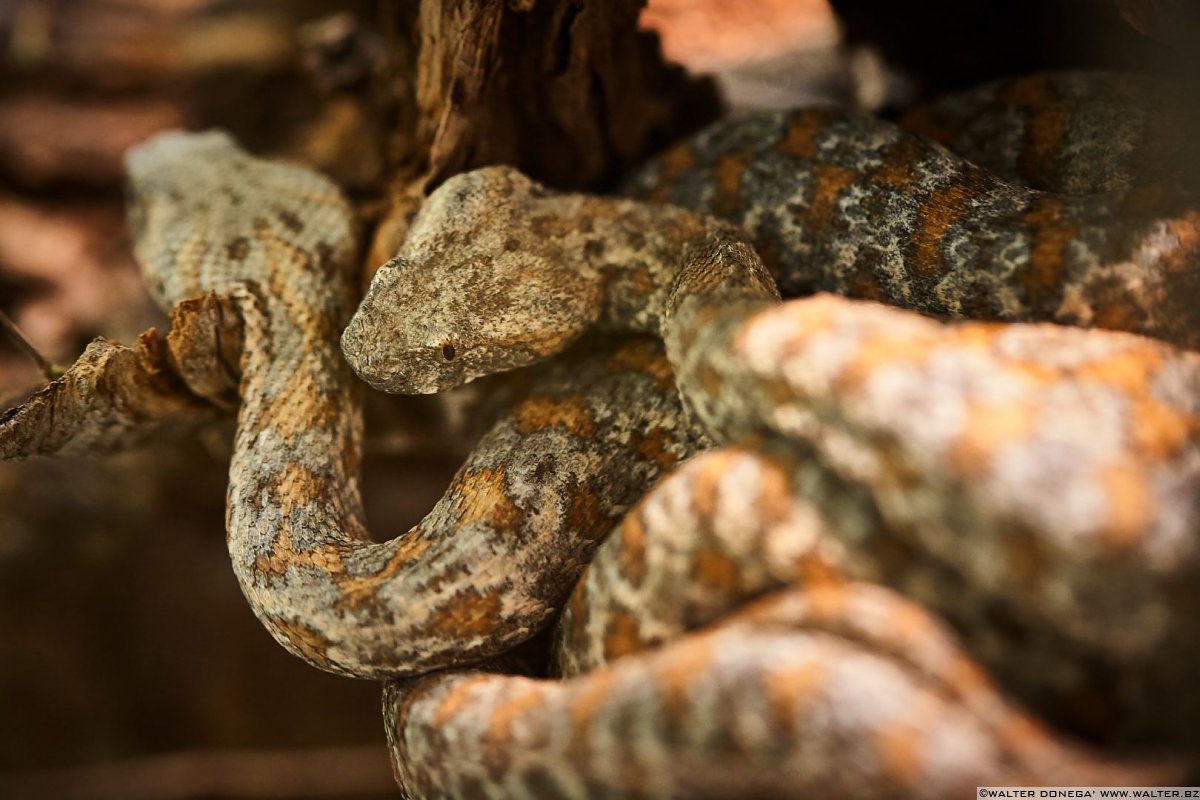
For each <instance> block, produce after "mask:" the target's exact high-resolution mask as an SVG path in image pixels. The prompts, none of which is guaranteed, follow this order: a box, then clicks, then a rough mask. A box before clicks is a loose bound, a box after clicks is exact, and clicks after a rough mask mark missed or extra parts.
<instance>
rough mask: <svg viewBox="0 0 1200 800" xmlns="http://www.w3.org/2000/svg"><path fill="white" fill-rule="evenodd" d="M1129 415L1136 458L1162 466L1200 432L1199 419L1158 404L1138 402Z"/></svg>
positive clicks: (1193, 415)
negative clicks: (1161, 464)
mask: <svg viewBox="0 0 1200 800" xmlns="http://www.w3.org/2000/svg"><path fill="white" fill-rule="evenodd" d="M1132 406H1133V408H1132V410H1131V411H1130V413H1129V434H1130V437H1131V438H1132V439H1133V446H1134V448H1135V450H1136V452H1137V454H1138V455H1139V456H1141V457H1142V458H1145V459H1147V460H1149V461H1152V462H1155V463H1162V462H1164V461H1166V460H1167V459H1169V458H1171V457H1172V456H1174V455H1175V454H1176V453H1178V452H1179V450H1180V449H1181V448H1183V447H1184V446H1185V445H1187V443H1188V442H1189V441H1190V440H1191V438H1192V437H1193V436H1194V435H1195V434H1196V432H1197V430H1198V429H1200V417H1198V416H1197V415H1195V414H1186V413H1182V412H1180V411H1178V410H1176V409H1174V408H1171V407H1169V406H1166V405H1164V404H1162V403H1160V402H1158V401H1157V400H1151V399H1139V400H1135V401H1134V402H1133V403H1132Z"/></svg>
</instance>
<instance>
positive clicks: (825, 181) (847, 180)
mask: <svg viewBox="0 0 1200 800" xmlns="http://www.w3.org/2000/svg"><path fill="white" fill-rule="evenodd" d="M859 177H860V176H859V175H858V173H856V172H855V171H854V170H850V169H846V168H845V167H838V166H834V165H832V164H815V165H814V166H813V168H812V188H811V193H812V194H811V198H810V200H809V203H808V206H807V207H806V208H804V209H803V210H802V211H801V212H800V216H802V217H803V218H804V220H805V221H806V222H808V223H810V224H811V225H812V226H813V227H814V228H817V229H820V228H828V227H829V226H830V225H832V224H833V222H834V220H836V219H837V199H838V195H839V194H841V192H842V190H843V189H845V188H846V187H847V186H849V185H850V184H852V183H854V181H856V180H857V179H858V178H859Z"/></svg>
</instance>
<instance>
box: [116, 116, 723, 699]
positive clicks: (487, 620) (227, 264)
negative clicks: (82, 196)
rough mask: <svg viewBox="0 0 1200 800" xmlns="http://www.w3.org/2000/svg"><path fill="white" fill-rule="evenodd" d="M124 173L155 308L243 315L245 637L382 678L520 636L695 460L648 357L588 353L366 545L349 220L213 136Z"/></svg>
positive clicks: (239, 498)
mask: <svg viewBox="0 0 1200 800" xmlns="http://www.w3.org/2000/svg"><path fill="white" fill-rule="evenodd" d="M127 171H128V174H129V184H130V198H131V204H130V218H131V227H132V229H133V232H134V240H135V253H136V255H137V257H138V259H139V261H140V263H141V264H142V266H143V270H144V272H145V275H146V280H147V283H148V285H149V286H150V288H151V290H152V292H153V294H154V295H155V296H156V297H157V298H158V299H159V301H160V302H161V303H162V305H163V306H164V307H166V308H171V307H172V306H174V305H175V304H177V303H180V302H181V301H184V300H186V299H188V298H192V297H195V296H197V295H204V294H206V293H216V294H218V295H220V296H222V297H228V298H231V299H232V302H233V303H234V306H235V309H236V313H237V314H238V316H239V318H240V321H241V327H242V337H241V338H242V346H241V351H240V355H239V357H238V363H237V366H236V370H237V371H238V373H239V374H240V384H239V390H238V393H239V396H240V399H241V403H240V406H239V410H238V416H237V429H236V433H235V437H234V444H233V455H232V459H231V464H230V471H229V491H228V498H227V515H226V517H227V518H226V526H227V538H228V546H229V552H230V556H231V559H232V562H233V569H234V572H235V574H236V576H237V579H238V581H239V584H240V586H241V588H242V590H243V592H244V594H245V596H246V598H247V600H248V601H249V603H250V606H251V608H252V609H253V610H254V612H255V614H256V616H257V617H258V619H259V620H261V621H262V623H263V625H264V626H265V627H266V628H267V630H268V631H269V632H270V633H271V634H272V636H274V638H275V639H276V640H277V641H279V642H280V644H282V645H283V646H284V647H285V648H287V649H288V650H289V651H290V652H292V653H294V654H296V655H298V656H300V657H301V658H303V659H305V660H306V661H308V662H309V663H311V664H313V665H315V666H318V667H320V668H322V669H325V670H328V671H332V672H336V673H339V674H343V675H350V676H356V677H363V678H380V677H385V676H395V675H402V674H406V673H418V672H424V671H428V670H430V669H435V668H438V667H444V666H448V665H453V664H462V663H470V662H472V661H477V660H480V659H483V658H486V657H488V656H492V655H496V654H498V653H501V652H503V651H505V650H507V649H509V648H511V647H512V646H513V645H514V644H515V643H517V642H520V641H522V640H524V639H527V638H529V637H530V636H532V635H533V634H534V633H536V631H537V630H539V629H540V628H542V627H544V626H545V624H546V623H548V621H549V620H550V618H551V617H552V615H553V614H555V613H556V611H557V609H558V608H559V606H560V605H561V603H562V600H563V599H564V597H565V595H566V593H568V592H569V591H570V588H571V586H572V584H573V582H574V579H575V577H576V576H577V575H578V573H579V571H580V570H582V568H583V566H584V565H585V564H586V563H587V561H588V560H589V557H590V554H591V551H592V549H594V547H595V544H596V543H597V541H598V540H599V538H600V537H601V536H602V535H603V534H604V533H607V532H608V530H609V529H610V528H611V527H612V525H613V524H614V523H615V521H616V520H617V519H618V518H619V515H620V514H621V513H622V512H624V511H625V510H626V508H628V506H629V505H630V504H631V503H632V502H633V500H635V499H636V498H637V497H638V496H639V495H640V493H641V492H642V491H643V490H644V489H645V487H646V485H647V484H648V483H649V482H650V481H652V480H653V479H654V478H655V477H656V476H657V475H658V474H659V473H660V472H661V471H663V470H665V469H668V468H669V467H671V466H672V465H673V464H674V463H675V462H676V461H678V460H679V459H681V458H683V457H684V456H686V455H688V454H689V453H690V452H691V451H692V450H693V449H695V448H696V446H697V442H698V441H699V440H698V439H697V437H698V435H699V434H698V433H697V432H696V431H695V430H694V429H693V428H691V427H690V426H689V425H688V424H687V423H686V421H684V420H683V419H682V418H681V415H680V413H679V403H678V399H677V398H676V396H675V394H674V392H673V391H672V390H671V389H670V385H669V380H666V383H665V384H664V377H663V376H664V374H669V369H668V368H667V367H666V364H665V362H664V361H663V357H662V355H661V353H658V352H657V351H656V350H655V345H653V343H652V342H651V343H648V342H646V341H642V342H641V343H638V342H632V343H630V344H627V345H625V346H623V347H620V348H617V349H616V350H612V349H611V348H610V349H608V350H607V351H606V350H605V348H603V347H597V348H591V349H593V350H595V351H596V352H597V355H596V356H595V357H592V358H590V359H588V358H585V359H582V360H580V359H576V360H575V361H574V362H573V363H572V364H571V365H570V366H564V367H562V368H560V369H559V370H558V372H557V374H549V373H547V374H543V375H541V376H540V377H537V378H536V379H531V380H532V389H531V390H530V392H529V393H528V394H527V396H525V397H524V398H523V399H522V400H521V401H520V402H518V403H517V404H516V405H515V406H514V408H513V409H512V410H511V411H510V412H509V413H508V414H507V415H506V416H504V417H503V418H501V419H500V420H499V421H497V423H496V424H495V425H494V426H493V427H492V428H491V429H490V430H489V431H488V432H487V433H486V434H485V435H484V436H483V438H482V439H481V440H480V441H479V443H478V445H477V446H476V447H475V448H474V450H473V451H472V452H471V454H470V456H469V457H468V459H467V460H466V462H465V463H464V464H463V466H462V468H461V469H460V470H459V471H458V472H457V473H456V475H455V476H454V478H453V479H452V481H451V484H450V486H449V487H448V489H447V491H446V493H445V494H444V496H443V497H442V499H441V500H440V501H439V502H438V503H437V504H436V505H435V506H434V508H433V509H432V510H431V511H430V512H429V514H428V515H426V516H425V518H424V519H422V520H421V522H419V523H418V524H417V525H415V526H414V527H413V528H412V529H411V530H409V531H407V532H405V533H402V534H400V535H398V536H395V537H394V538H392V539H390V540H388V541H386V542H379V543H377V542H374V541H372V540H371V538H370V536H369V532H368V530H367V528H366V525H365V522H364V518H363V507H362V500H361V495H360V492H359V487H358V472H359V461H360V458H361V437H362V421H361V409H360V405H361V384H359V383H358V381H357V380H355V378H354V376H353V374H352V373H351V372H350V370H349V368H348V367H347V365H346V363H345V361H343V359H342V357H341V355H340V353H339V351H338V346H337V335H338V333H339V332H340V330H341V328H342V327H344V325H345V323H346V320H347V319H348V318H349V316H350V312H351V311H352V310H353V307H354V302H355V300H356V294H357V292H356V290H355V288H354V286H355V270H354V268H353V265H354V257H355V254H356V253H355V247H356V244H355V242H356V236H355V231H354V218H353V214H352V211H351V209H350V206H349V204H348V203H347V201H346V200H345V199H344V198H343V197H342V195H341V193H340V191H339V190H338V189H337V187H336V186H335V185H334V184H333V183H332V182H330V181H329V180H328V179H326V178H323V177H322V176H320V175H318V174H316V173H314V172H313V171H311V170H308V169H305V168H303V167H299V166H293V165H288V164H284V163H278V162H274V161H269V160H264V159H258V158H254V157H252V156H250V155H249V154H247V153H246V152H245V151H244V150H242V149H241V148H240V147H239V146H238V145H237V144H236V143H235V142H233V141H232V139H230V138H229V137H228V136H227V135H225V134H223V133H220V132H207V133H199V134H180V133H170V134H163V135H160V136H159V137H157V138H154V139H152V140H150V141H148V142H146V143H144V144H142V145H140V146H138V147H137V148H136V149H134V150H133V151H131V152H130V153H129V155H128V157H127ZM581 381H582V382H583V383H582V385H583V386H587V387H588V388H587V389H586V390H585V389H581V388H580V386H581V383H580V382H581Z"/></svg>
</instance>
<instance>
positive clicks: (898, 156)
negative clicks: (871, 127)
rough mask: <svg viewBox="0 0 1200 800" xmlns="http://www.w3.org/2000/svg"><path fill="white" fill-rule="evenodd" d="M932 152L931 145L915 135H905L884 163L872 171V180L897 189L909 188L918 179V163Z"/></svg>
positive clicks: (889, 150) (894, 146)
mask: <svg viewBox="0 0 1200 800" xmlns="http://www.w3.org/2000/svg"><path fill="white" fill-rule="evenodd" d="M929 153H930V148H929V145H928V144H927V143H926V142H923V141H921V140H920V139H916V138H913V137H905V138H903V139H901V140H900V141H899V142H897V143H896V144H894V145H892V146H891V147H890V148H889V149H888V151H887V153H886V154H885V155H884V158H883V163H882V164H880V165H879V167H878V168H876V169H875V170H874V171H872V173H871V180H873V181H875V182H876V183H882V184H884V185H885V186H891V187H893V188H895V189H909V188H910V187H912V186H913V184H914V183H915V182H916V179H917V170H916V167H917V165H918V164H919V163H920V162H921V159H922V158H923V157H925V156H927V155H929Z"/></svg>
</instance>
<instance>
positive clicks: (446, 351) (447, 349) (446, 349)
mask: <svg viewBox="0 0 1200 800" xmlns="http://www.w3.org/2000/svg"><path fill="white" fill-rule="evenodd" d="M454 356H455V351H454V345H452V344H444V345H442V358H444V359H446V360H447V361H453V360H454Z"/></svg>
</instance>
